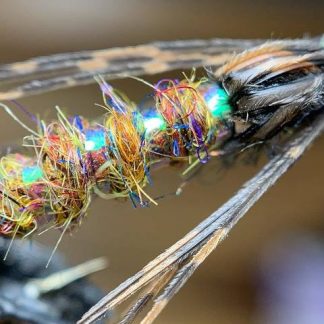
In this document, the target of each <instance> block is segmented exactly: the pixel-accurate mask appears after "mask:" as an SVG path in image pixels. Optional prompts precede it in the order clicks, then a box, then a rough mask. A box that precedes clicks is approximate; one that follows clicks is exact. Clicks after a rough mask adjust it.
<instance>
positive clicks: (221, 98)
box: [204, 86, 232, 119]
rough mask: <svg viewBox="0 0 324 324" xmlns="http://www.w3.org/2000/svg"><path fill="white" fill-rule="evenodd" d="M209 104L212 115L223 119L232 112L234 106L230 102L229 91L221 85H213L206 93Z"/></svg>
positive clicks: (205, 96)
mask: <svg viewBox="0 0 324 324" xmlns="http://www.w3.org/2000/svg"><path fill="white" fill-rule="evenodd" d="M204 98H205V100H206V103H207V106H208V108H209V109H210V112H211V113H212V115H213V116H214V117H216V118H220V119H223V118H225V117H226V115H228V114H229V113H231V111H232V107H231V105H230V103H229V96H228V94H227V92H226V91H225V90H224V89H222V88H221V87H219V86H212V87H210V88H209V89H208V91H207V92H206V93H205V94H204Z"/></svg>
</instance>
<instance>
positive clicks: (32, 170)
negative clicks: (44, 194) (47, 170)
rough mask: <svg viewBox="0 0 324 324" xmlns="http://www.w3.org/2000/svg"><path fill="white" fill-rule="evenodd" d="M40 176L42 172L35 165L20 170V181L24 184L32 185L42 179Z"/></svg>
mask: <svg viewBox="0 0 324 324" xmlns="http://www.w3.org/2000/svg"><path fill="white" fill-rule="evenodd" d="M42 176H43V171H42V169H41V168H40V167H39V166H37V165H34V166H28V167H24V168H23V170H22V181H23V183H25V184H30V183H33V182H35V181H37V180H39V179H40V178H42Z"/></svg>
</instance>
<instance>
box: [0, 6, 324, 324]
mask: <svg viewBox="0 0 324 324" xmlns="http://www.w3.org/2000/svg"><path fill="white" fill-rule="evenodd" d="M323 10H324V3H323V1H322V0H318V1H316V0H313V1H299V0H291V1H282V0H281V1H279V0H274V1H271V0H267V1H265V0H262V1H252V0H250V1H238V0H237V1H226V0H219V1H212V0H210V1H207V0H200V1H184V0H182V1H172V0H164V1H163V0H159V1H158V0H155V1H153V0H151V1H149V0H136V1H125V0H115V1H107V0H106V1H103V0H102V1H99V0H92V1H84V0H69V1H68V0H65V1H62V0H57V1H49V0H48V1H46V0H43V1H35V0H29V1H27V0H16V1H10V0H3V1H1V3H0V48H1V51H0V63H1V64H2V63H7V62H14V61H17V60H24V59H27V58H30V57H32V56H38V55H47V54H53V53H59V52H67V51H77V50H86V49H99V48H106V47H113V46H123V45H132V44H140V43H145V42H149V41H154V40H171V39H188V38H211V37H233V38H261V37H262V38H270V37H271V38H279V37H298V36H303V35H305V34H311V35H317V34H320V33H321V32H323V20H324V15H323V12H324V11H323ZM158 77H161V76H157V77H150V78H148V80H156V79H157V78H158ZM113 84H114V85H116V86H118V87H120V88H121V89H122V90H123V91H125V92H127V93H128V94H129V95H130V97H131V98H132V99H134V100H139V99H140V98H141V97H142V96H143V94H144V93H145V90H146V89H145V87H143V86H141V85H138V84H137V83H136V82H134V81H129V80H123V81H116V82H114V83H113ZM20 102H21V103H23V104H24V105H25V106H26V107H27V108H28V109H30V110H31V111H33V112H38V113H41V114H42V116H48V118H51V117H54V114H53V107H54V106H55V105H60V106H61V107H66V108H67V111H68V112H70V113H71V114H74V113H79V114H83V115H85V116H87V117H91V118H94V117H96V116H99V115H100V113H102V111H100V109H98V108H96V107H95V106H94V103H95V102H101V97H100V94H99V91H98V89H97V86H95V85H92V86H86V87H78V88H73V89H67V90H64V91H55V92H52V93H49V94H45V95H40V96H34V97H30V98H27V99H24V100H20ZM24 135H25V132H24V131H23V130H22V129H21V128H20V127H19V126H18V125H17V124H16V123H15V122H13V121H12V120H11V119H10V118H9V117H8V116H7V115H6V114H5V113H3V112H1V113H0V144H1V145H2V144H7V143H8V144H9V143H15V142H19V140H20V139H21V138H22V136H24ZM323 145H324V138H323V137H322V138H321V139H320V140H318V141H317V142H316V144H315V145H314V146H313V147H312V148H311V150H309V151H308V152H307V154H305V156H304V157H303V158H302V159H301V161H299V162H298V163H297V165H296V166H294V167H293V169H291V170H290V171H289V172H288V174H287V175H286V176H284V178H283V179H282V180H281V181H280V182H279V183H278V185H277V186H275V187H274V188H273V189H271V190H270V191H269V193H267V194H266V195H265V197H264V198H262V199H261V201H260V202H259V203H258V204H257V205H256V206H255V207H254V208H253V209H252V210H251V211H250V212H249V213H248V214H247V216H246V217H245V218H244V220H243V221H242V222H240V223H239V224H238V226H237V227H236V228H235V229H234V230H233V231H232V232H231V234H230V236H229V238H228V239H227V240H226V241H225V242H224V243H223V244H222V245H221V247H220V248H219V249H218V250H217V251H216V252H215V253H213V254H212V256H211V257H210V258H209V259H208V260H207V261H206V262H205V264H204V265H203V266H202V267H201V269H199V270H198V271H197V273H195V274H194V276H193V278H192V279H191V280H190V281H189V283H188V284H187V285H186V286H185V287H184V288H183V289H182V291H181V292H180V293H179V294H178V295H177V296H176V298H175V299H174V300H173V301H172V302H171V304H170V305H169V306H168V307H167V309H166V310H165V311H164V312H163V314H162V316H161V317H160V318H159V319H158V320H157V323H160V324H162V323H263V322H265V321H266V320H265V317H264V316H265V315H264V314H263V313H264V312H263V309H264V304H265V303H267V301H266V302H264V299H263V297H261V298H260V295H261V296H263V292H262V287H261V286H262V284H260V280H261V279H260V271H259V269H260V268H262V267H263V266H262V261H261V260H263V259H264V254H265V253H266V252H265V251H267V250H268V249H269V246H270V247H271V246H272V245H273V244H275V242H276V241H277V240H278V239H280V240H282V239H283V238H285V237H286V236H290V235H291V234H292V233H294V234H296V233H307V235H309V236H311V237H315V238H316V239H317V238H319V242H320V238H322V237H323V230H324V214H323V212H324V206H323V200H322V199H323V183H324V172H323V158H324V151H323ZM264 162H265V158H264V159H263V161H261V162H260V163H259V164H258V165H249V166H246V165H238V166H235V167H234V168H231V169H229V170H225V171H224V170H223V171H222V172H218V170H219V164H218V163H217V161H215V162H212V163H209V165H208V166H206V168H205V169H204V170H203V172H202V173H201V174H200V176H199V177H197V178H196V179H195V180H194V181H192V183H191V184H190V186H188V187H187V188H186V189H185V191H184V193H183V195H181V196H180V197H177V198H175V197H171V198H166V199H164V200H162V201H161V202H160V204H159V206H158V207H152V208H148V209H134V208H132V206H131V205H130V203H129V202H118V201H104V200H100V199H96V200H95V201H94V202H93V204H92V206H91V208H90V211H89V216H88V218H87V219H86V221H85V222H84V224H83V226H82V227H81V228H80V230H78V231H77V232H75V233H74V234H73V235H72V236H71V237H69V236H66V237H65V238H64V240H63V242H62V243H61V245H60V251H62V252H64V253H65V255H66V258H67V259H69V261H70V262H71V263H72V264H76V263H80V262H82V261H85V260H88V259H90V258H94V257H97V256H107V257H108V258H109V261H110V266H109V268H108V269H107V270H106V271H103V272H100V273H98V274H96V275H93V277H92V279H93V281H95V282H96V283H97V284H98V285H99V286H100V287H102V288H103V289H104V290H105V291H108V290H110V289H112V288H114V287H115V286H116V285H117V284H119V283H120V282H121V281H123V280H124V279H126V278H127V277H128V276H129V275H131V274H133V273H135V272H136V271H137V270H139V269H140V268H141V267H142V266H144V265H145V264H146V263H147V262H148V261H150V260H151V259H152V258H153V257H155V256H156V255H157V254H159V253H160V252H162V251H163V250H164V249H165V248H167V247H168V246H169V245H171V244H172V243H174V242H175V241H176V240H178V239H179V238H180V237H182V236H183V235H184V234H185V233H186V232H187V231H189V230H190V229H191V228H192V227H193V226H194V225H196V224H197V223H198V222H200V221H201V220H202V219H203V218H204V217H206V216H207V215H209V213H210V212H212V211H213V210H215V209H216V208H217V207H219V206H220V205H221V204H222V203H223V202H225V201H226V199H227V198H229V197H230V196H231V195H232V194H233V193H234V192H235V191H236V190H237V189H238V188H239V187H240V185H241V184H242V183H243V182H244V181H245V180H246V179H248V178H249V177H251V176H252V175H253V174H255V173H256V172H257V170H258V169H259V168H260V166H261V165H262V163H264ZM153 179H154V186H153V188H152V189H150V191H151V192H153V193H166V192H169V191H171V190H174V189H175V188H176V187H177V185H179V183H180V182H181V179H180V177H179V176H178V170H174V169H170V170H163V171H161V172H158V173H156V174H154V175H153ZM58 235H59V233H58V232H53V233H50V234H46V235H44V236H43V237H42V238H41V241H42V242H45V243H46V244H49V245H52V246H53V245H54V243H55V241H56V239H57V237H58ZM283 242H284V241H283ZM319 244H321V243H319ZM265 298H266V297H265ZM268 302H269V303H270V304H271V300H269V301H268ZM323 323H324V320H323Z"/></svg>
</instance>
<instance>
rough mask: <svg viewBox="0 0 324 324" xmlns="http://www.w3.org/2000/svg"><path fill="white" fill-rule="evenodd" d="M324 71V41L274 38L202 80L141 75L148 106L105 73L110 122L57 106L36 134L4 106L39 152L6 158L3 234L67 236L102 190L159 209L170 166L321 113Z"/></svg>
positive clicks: (194, 161) (237, 146) (229, 149)
mask: <svg viewBox="0 0 324 324" xmlns="http://www.w3.org/2000/svg"><path fill="white" fill-rule="evenodd" d="M323 67H324V51H323V49H322V48H321V46H320V44H319V42H314V41H311V40H309V41H307V40H305V41H273V42H266V43H265V44H262V45H260V46H257V47H254V48H252V49H249V50H246V51H243V52H242V53H239V54H236V55H233V56H232V58H231V59H230V60H229V61H228V62H227V63H225V64H224V65H222V66H221V67H219V68H217V69H215V70H214V69H213V68H212V67H211V68H206V72H207V73H206V76H205V77H203V78H200V79H197V78H196V77H195V76H194V74H193V75H192V76H189V77H187V76H185V77H184V78H183V80H174V79H162V80H160V81H158V82H157V83H156V84H149V83H147V82H145V81H143V80H141V81H142V82H144V83H146V84H147V85H148V86H149V87H150V89H151V92H152V96H153V104H152V105H151V107H149V108H146V109H140V108H139V107H138V106H137V105H136V104H135V103H133V102H132V101H131V100H129V99H128V98H127V97H126V96H125V95H124V94H122V93H120V92H119V91H117V90H116V89H114V88H113V87H112V86H111V85H110V84H108V83H107V82H106V81H105V80H104V79H103V78H101V77H100V76H98V77H97V81H98V83H99V85H100V89H101V91H102V95H103V102H104V104H103V105H102V106H101V107H102V108H103V109H105V111H106V113H105V115H104V116H103V117H102V119H101V122H91V121H88V120H87V119H85V118H83V117H82V116H70V117H69V116H66V115H65V114H64V113H63V112H62V110H61V109H60V108H58V107H57V120H56V121H53V122H50V123H47V122H45V121H44V120H41V119H37V121H36V122H37V129H36V130H34V129H31V128H30V127H28V126H27V125H26V124H25V123H23V122H22V121H21V120H20V119H18V117H17V116H16V115H15V114H14V113H13V112H12V110H11V109H10V108H9V107H7V106H6V105H4V104H1V107H2V108H4V110H5V111H7V113H9V114H10V115H11V116H12V117H13V118H14V119H15V120H16V121H17V122H18V123H19V124H20V125H21V126H23V127H24V128H25V129H26V130H27V131H28V132H29V135H28V136H27V137H26V138H24V143H23V145H24V146H26V147H28V148H29V149H30V151H31V152H34V155H32V154H29V155H23V154H20V153H16V154H8V155H6V156H3V157H2V159H1V163H0V175H1V182H0V201H1V205H0V216H1V221H0V233H1V235H2V236H6V237H11V238H12V239H14V238H15V237H18V236H20V237H28V236H30V235H32V234H33V233H40V232H43V231H46V230H48V229H51V228H58V229H60V230H61V238H62V236H63V235H64V233H65V232H66V231H67V230H72V229H73V228H74V227H76V226H79V225H80V224H81V222H82V220H83V219H84V217H85V215H86V214H87V210H88V206H89V204H90V202H91V198H92V196H93V195H98V196H100V197H103V198H106V199H114V198H129V199H130V201H131V202H132V204H133V205H134V206H145V207H146V206H148V205H156V204H157V201H156V199H154V197H151V196H150V195H149V194H148V193H147V192H146V188H145V187H146V186H147V184H149V183H150V178H151V174H150V173H151V171H152V169H153V168H154V167H156V166H158V165H159V164H160V163H162V162H163V163H165V161H167V162H169V161H172V162H177V163H183V164H184V165H186V167H185V168H187V169H192V168H193V167H195V166H196V165H199V164H200V165H201V164H205V163H207V162H208V161H209V159H210V158H211V157H213V156H224V155H230V154H235V153H237V152H240V151H241V150H242V149H244V148H246V147H249V146H251V145H254V144H259V143H265V142H267V141H268V140H270V139H271V138H273V137H274V136H275V135H276V134H278V133H280V131H281V130H282V129H283V128H285V127H286V126H289V125H299V124H301V123H302V122H303V121H304V120H305V119H306V118H307V117H309V116H314V115H316V114H318V113H320V112H321V111H322V110H323V109H322V107H323V103H324V74H323ZM59 241H60V240H59ZM59 241H58V242H57V244H56V246H55V249H56V248H57V246H58V244H59ZM55 249H54V251H55ZM54 251H53V252H54Z"/></svg>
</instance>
